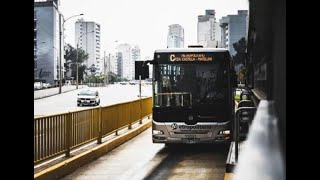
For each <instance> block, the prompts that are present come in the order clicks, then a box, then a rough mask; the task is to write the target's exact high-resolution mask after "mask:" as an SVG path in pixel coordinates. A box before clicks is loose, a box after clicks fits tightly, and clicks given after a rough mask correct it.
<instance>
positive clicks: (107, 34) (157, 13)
mask: <svg viewBox="0 0 320 180" xmlns="http://www.w3.org/2000/svg"><path fill="white" fill-rule="evenodd" d="M93 4H94V6H93ZM124 4H125V5H124ZM59 9H60V11H61V13H62V14H63V15H64V17H65V18H68V17H70V16H73V15H76V14H80V13H84V16H82V17H79V18H84V20H85V21H95V22H97V23H99V24H100V25H101V52H102V53H103V52H104V51H107V53H109V52H110V51H111V52H114V50H115V47H116V46H117V45H119V44H123V43H128V44H136V45H138V46H139V47H140V49H141V57H146V56H149V57H153V52H154V50H155V49H159V48H166V43H167V32H168V26H169V25H170V24H180V25H181V26H182V27H183V28H184V29H185V43H184V46H185V47H187V46H188V45H194V44H197V19H198V15H201V14H203V12H204V11H205V10H206V9H214V10H215V11H216V17H217V20H219V19H220V18H221V17H223V16H227V15H230V14H237V11H238V10H247V9H248V1H247V0H224V1H214V0H199V1H196V2H195V1H192V2H191V1H184V2H183V4H181V1H169V0H162V1H159V0H157V1H152V2H151V1H145V0H138V1H127V0H118V1H114V2H112V3H111V2H109V1H102V0H90V1H85V0H68V1H61V2H60V6H59ZM79 18H71V19H69V20H68V21H67V22H66V23H65V36H66V37H65V43H69V44H71V45H73V46H74V45H75V44H74V36H75V35H74V32H75V31H74V23H75V22H76V21H77V19H79ZM116 41H117V42H116ZM102 53H101V55H102Z"/></svg>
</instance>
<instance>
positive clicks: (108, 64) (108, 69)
mask: <svg viewBox="0 0 320 180" xmlns="http://www.w3.org/2000/svg"><path fill="white" fill-rule="evenodd" d="M107 62H108V63H107V84H109V72H110V53H109V58H108V61H107Z"/></svg>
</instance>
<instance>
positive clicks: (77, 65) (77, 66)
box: [76, 42, 79, 89]
mask: <svg viewBox="0 0 320 180" xmlns="http://www.w3.org/2000/svg"><path fill="white" fill-rule="evenodd" d="M78 47H79V42H78V43H77V61H76V68H77V69H76V78H77V80H76V83H77V84H76V88H77V89H78V77H79V75H78V69H79V63H78V60H79V58H78Z"/></svg>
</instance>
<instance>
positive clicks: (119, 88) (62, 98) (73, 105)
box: [34, 84, 152, 117]
mask: <svg viewBox="0 0 320 180" xmlns="http://www.w3.org/2000/svg"><path fill="white" fill-rule="evenodd" d="M85 89H86V88H85ZM90 89H97V90H98V91H99V95H100V101H101V103H100V105H101V106H107V105H111V104H117V103H121V102H127V101H132V100H136V99H138V94H139V85H120V84H115V85H109V86H108V87H90ZM151 89H152V86H151V85H145V86H142V96H151V95H152V92H151ZM82 90H83V89H78V90H74V91H70V92H66V93H62V94H59V95H55V96H51V97H47V98H43V99H38V100H34V117H39V116H45V115H52V114H57V113H64V112H69V111H75V110H81V109H86V108H90V107H92V106H87V107H77V94H78V93H79V92H80V91H82Z"/></svg>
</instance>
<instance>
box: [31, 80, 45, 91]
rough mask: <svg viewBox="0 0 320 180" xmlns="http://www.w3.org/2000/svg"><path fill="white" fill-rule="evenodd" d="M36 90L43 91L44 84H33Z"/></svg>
mask: <svg viewBox="0 0 320 180" xmlns="http://www.w3.org/2000/svg"><path fill="white" fill-rule="evenodd" d="M33 87H34V90H38V89H42V88H43V84H42V82H35V83H34V84H33Z"/></svg>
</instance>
